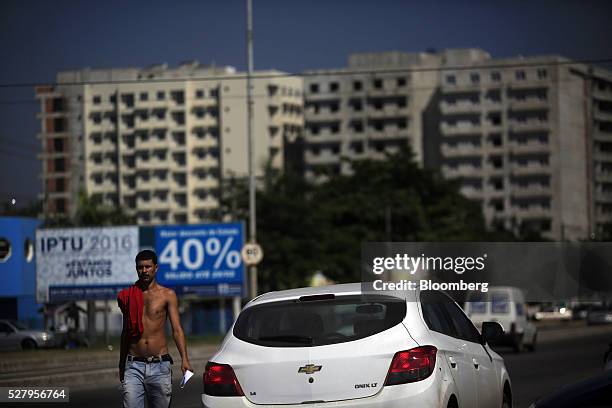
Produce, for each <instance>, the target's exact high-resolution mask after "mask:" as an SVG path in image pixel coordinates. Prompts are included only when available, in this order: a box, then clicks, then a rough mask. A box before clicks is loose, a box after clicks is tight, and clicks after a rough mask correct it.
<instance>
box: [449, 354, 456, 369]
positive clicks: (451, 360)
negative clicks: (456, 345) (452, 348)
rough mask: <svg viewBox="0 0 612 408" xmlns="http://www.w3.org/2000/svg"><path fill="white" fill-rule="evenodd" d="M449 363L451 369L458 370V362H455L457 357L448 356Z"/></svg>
mask: <svg viewBox="0 0 612 408" xmlns="http://www.w3.org/2000/svg"><path fill="white" fill-rule="evenodd" d="M448 362H449V363H450V366H451V368H457V361H455V357H453V356H448Z"/></svg>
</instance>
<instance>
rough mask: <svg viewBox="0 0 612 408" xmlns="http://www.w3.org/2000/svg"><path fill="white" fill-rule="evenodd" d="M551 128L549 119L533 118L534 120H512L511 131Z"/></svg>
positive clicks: (534, 130) (536, 130)
mask: <svg viewBox="0 0 612 408" xmlns="http://www.w3.org/2000/svg"><path fill="white" fill-rule="evenodd" d="M549 129H550V124H549V123H548V122H547V121H541V120H532V121H527V122H517V121H510V131H511V132H514V133H520V132H538V131H547V130H549Z"/></svg>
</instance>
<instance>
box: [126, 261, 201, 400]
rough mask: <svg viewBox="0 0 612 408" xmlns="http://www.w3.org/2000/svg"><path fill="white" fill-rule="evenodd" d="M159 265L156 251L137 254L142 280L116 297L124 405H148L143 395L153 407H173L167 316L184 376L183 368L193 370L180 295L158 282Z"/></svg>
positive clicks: (137, 269)
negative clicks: (119, 313) (119, 314)
mask: <svg viewBox="0 0 612 408" xmlns="http://www.w3.org/2000/svg"><path fill="white" fill-rule="evenodd" d="M158 269H159V266H158V265H157V256H156V255H155V252H153V251H150V250H144V251H141V252H140V253H138V255H137V256H136V271H137V272H138V281H137V282H136V284H135V285H134V286H132V287H131V288H128V289H124V290H123V291H122V292H121V293H120V294H119V297H118V302H119V306H120V307H121V311H122V312H123V331H122V332H121V352H120V357H119V379H120V380H121V383H122V387H123V406H124V408H136V407H141V408H144V397H145V395H146V397H147V400H148V402H149V407H151V408H162V407H163V408H167V407H168V406H169V405H170V400H171V397H172V370H171V364H172V358H171V357H170V355H169V354H168V345H167V344H166V336H165V334H164V326H165V323H166V317H169V319H170V324H171V325H172V336H173V337H174V342H175V343H176V348H177V349H178V351H179V353H180V355H181V359H182V363H181V370H182V371H183V374H184V373H185V370H189V371H193V369H192V368H191V365H190V363H189V357H188V356H187V348H186V346H185V335H184V334H183V329H182V327H181V324H180V321H179V312H178V301H177V299H176V293H174V291H173V290H172V289H169V288H166V287H164V286H161V285H160V284H158V283H157V281H156V280H155V275H156V273H157V270H158ZM130 303H132V304H130ZM141 305H143V306H141ZM138 320H141V321H142V324H140V322H139V321H138Z"/></svg>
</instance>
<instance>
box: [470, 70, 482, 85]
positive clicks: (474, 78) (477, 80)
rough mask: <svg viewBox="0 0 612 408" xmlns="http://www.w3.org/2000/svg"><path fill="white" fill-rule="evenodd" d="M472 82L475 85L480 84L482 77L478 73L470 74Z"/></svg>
mask: <svg viewBox="0 0 612 408" xmlns="http://www.w3.org/2000/svg"><path fill="white" fill-rule="evenodd" d="M470 81H472V83H473V84H478V83H480V75H479V74H477V73H473V74H470Z"/></svg>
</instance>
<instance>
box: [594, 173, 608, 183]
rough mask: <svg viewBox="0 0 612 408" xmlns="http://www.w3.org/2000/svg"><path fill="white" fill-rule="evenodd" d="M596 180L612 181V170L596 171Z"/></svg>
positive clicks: (602, 181) (601, 181)
mask: <svg viewBox="0 0 612 408" xmlns="http://www.w3.org/2000/svg"><path fill="white" fill-rule="evenodd" d="M595 181H596V182H600V183H606V182H607V183H612V172H603V171H598V172H596V173H595Z"/></svg>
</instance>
